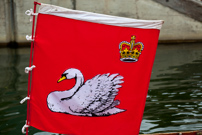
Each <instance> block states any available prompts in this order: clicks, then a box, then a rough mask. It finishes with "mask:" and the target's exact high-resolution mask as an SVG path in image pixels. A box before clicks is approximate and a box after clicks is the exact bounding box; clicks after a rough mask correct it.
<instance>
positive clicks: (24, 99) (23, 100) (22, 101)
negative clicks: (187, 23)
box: [20, 97, 30, 104]
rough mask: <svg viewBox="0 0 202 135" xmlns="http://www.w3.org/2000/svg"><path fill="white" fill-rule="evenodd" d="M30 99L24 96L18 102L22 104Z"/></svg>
mask: <svg viewBox="0 0 202 135" xmlns="http://www.w3.org/2000/svg"><path fill="white" fill-rule="evenodd" d="M27 100H30V97H25V98H23V99H22V100H21V101H20V104H23V103H24V102H25V101H27Z"/></svg>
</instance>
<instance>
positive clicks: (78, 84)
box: [62, 74, 84, 100]
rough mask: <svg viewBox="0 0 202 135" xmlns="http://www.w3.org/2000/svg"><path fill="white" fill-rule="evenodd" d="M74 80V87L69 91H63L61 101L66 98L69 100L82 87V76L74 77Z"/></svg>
mask: <svg viewBox="0 0 202 135" xmlns="http://www.w3.org/2000/svg"><path fill="white" fill-rule="evenodd" d="M75 79H76V84H75V85H74V87H73V88H71V89H70V90H66V91H63V97H64V98H62V99H63V100H64V99H66V98H71V97H72V96H73V95H74V94H75V93H76V92H77V91H78V90H79V88H80V87H81V86H82V85H83V83H84V78H83V75H82V74H79V75H76V77H75Z"/></svg>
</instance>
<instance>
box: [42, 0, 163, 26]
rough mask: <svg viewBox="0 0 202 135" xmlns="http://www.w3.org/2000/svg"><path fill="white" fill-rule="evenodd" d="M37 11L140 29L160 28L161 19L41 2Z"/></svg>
mask: <svg viewBox="0 0 202 135" xmlns="http://www.w3.org/2000/svg"><path fill="white" fill-rule="evenodd" d="M39 13H41V14H49V15H55V16H60V17H64V18H70V19H76V20H81V21H87V22H93V23H99V24H106V25H112V26H121V27H131V28H142V29H159V30H160V29H161V27H162V24H163V23H164V21H163V20H140V19H132V18H126V17H118V16H112V15H104V14H98V13H91V12H87V11H80V10H72V9H68V8H63V7H59V6H55V5H50V4H44V3H41V6H40V8H39Z"/></svg>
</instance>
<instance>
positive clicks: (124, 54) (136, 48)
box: [119, 36, 144, 62]
mask: <svg viewBox="0 0 202 135" xmlns="http://www.w3.org/2000/svg"><path fill="white" fill-rule="evenodd" d="M135 39H136V37H135V36H131V40H130V43H129V42H127V41H122V42H121V43H120V44H119V49H120V60H121V61H124V62H136V61H138V59H139V56H140V54H141V52H142V50H143V48H144V45H143V43H142V42H137V43H135Z"/></svg>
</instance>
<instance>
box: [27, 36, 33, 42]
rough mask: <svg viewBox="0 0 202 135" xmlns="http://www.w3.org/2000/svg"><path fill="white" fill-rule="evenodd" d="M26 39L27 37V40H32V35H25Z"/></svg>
mask: <svg viewBox="0 0 202 135" xmlns="http://www.w3.org/2000/svg"><path fill="white" fill-rule="evenodd" d="M26 39H27V40H28V41H34V39H32V36H29V35H26Z"/></svg>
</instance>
